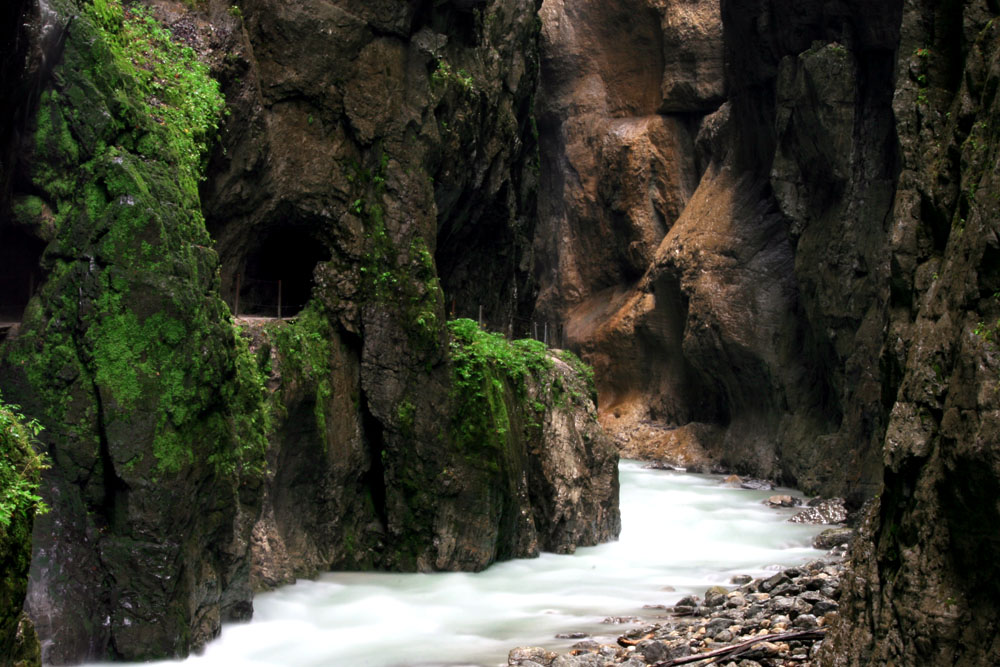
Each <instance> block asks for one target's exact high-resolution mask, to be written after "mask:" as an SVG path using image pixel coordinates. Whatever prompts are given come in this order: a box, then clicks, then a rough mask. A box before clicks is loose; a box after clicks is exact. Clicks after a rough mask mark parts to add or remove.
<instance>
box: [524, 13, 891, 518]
mask: <svg viewBox="0 0 1000 667" xmlns="http://www.w3.org/2000/svg"><path fill="white" fill-rule="evenodd" d="M598 4H599V3H595V4H594V8H593V9H584V8H589V7H590V4H588V3H582V4H574V6H573V8H572V9H570V8H567V7H565V6H563V5H562V4H561V3H559V2H555V1H553V2H548V3H546V5H545V7H544V8H543V12H542V16H543V19H544V26H543V34H544V37H545V39H544V40H543V45H544V47H545V49H544V51H543V85H542V91H543V93H542V96H543V99H544V102H545V103H544V104H543V105H542V116H541V117H542V118H544V119H545V122H544V123H543V124H542V126H543V127H546V128H550V129H551V137H552V138H551V140H549V141H543V144H542V147H543V155H544V157H545V162H546V163H547V164H548V165H550V167H549V168H547V169H546V171H545V172H544V174H543V175H544V177H543V181H542V186H543V187H542V192H541V209H540V210H541V211H542V222H541V224H542V228H541V233H540V235H539V244H540V247H542V248H545V249H546V252H542V251H540V252H539V253H538V254H539V256H540V257H543V258H545V259H543V260H542V261H543V262H549V263H547V264H544V266H543V267H542V270H541V272H540V274H539V275H540V279H539V282H540V286H541V289H542V292H541V299H540V308H541V309H542V310H543V311H546V312H548V313H550V316H552V317H554V318H559V319H562V320H564V321H565V326H566V331H567V333H568V335H569V337H570V339H571V341H572V342H573V343H574V344H575V345H578V346H579V347H580V348H581V350H582V351H583V353H584V356H585V358H586V359H587V360H588V361H590V362H592V363H593V364H594V365H595V368H597V370H598V377H599V378H600V380H599V391H600V393H601V411H602V420H603V422H604V424H605V425H606V426H607V427H608V428H609V429H611V430H612V431H613V432H615V433H617V435H618V439H619V441H621V442H622V443H624V444H626V445H631V446H632V447H634V448H635V447H637V448H638V449H640V450H642V449H647V450H649V449H652V450H659V451H663V450H664V448H666V450H671V448H673V451H674V454H675V455H677V456H680V454H681V450H683V449H684V448H687V449H688V450H695V451H701V450H707V452H708V454H709V456H710V457H711V458H714V459H715V460H716V461H720V462H721V463H722V464H724V465H725V466H727V467H730V468H735V469H737V470H740V471H744V472H748V473H751V474H756V475H764V476H771V477H779V478H784V479H785V480H788V481H795V482H797V483H798V484H800V485H802V486H803V487H804V488H807V489H809V490H816V491H818V490H823V491H825V492H827V493H834V492H836V493H841V494H844V493H846V494H849V495H852V496H853V497H856V498H857V499H860V498H863V497H866V496H870V495H871V494H872V493H873V492H874V490H875V488H876V486H877V482H878V476H879V467H878V458H877V454H876V453H875V452H876V451H877V447H878V443H879V442H880V438H881V436H882V434H883V432H884V429H885V422H886V415H887V412H888V407H889V405H891V398H892V396H893V395H894V387H893V385H892V383H893V382H894V381H896V382H898V378H892V377H889V378H884V377H883V376H882V375H881V374H879V373H871V372H870V369H873V368H879V366H880V364H881V363H883V362H882V344H883V329H884V326H885V323H886V319H887V315H888V296H889V295H888V288H887V281H888V270H889V254H888V250H887V247H888V246H887V244H888V240H887V238H886V234H887V229H888V227H887V225H888V221H887V214H888V211H889V207H890V205H891V202H892V195H893V191H894V182H895V181H894V179H895V173H896V156H895V140H894V135H893V123H892V113H891V108H890V103H891V100H892V85H893V66H894V54H895V50H896V45H897V42H898V22H899V20H898V14H899V12H898V8H896V7H894V3H881V4H878V3H875V4H873V3H860V4H858V6H857V7H854V6H853V5H852V6H851V7H849V8H848V7H844V8H843V10H842V11H833V10H831V9H829V8H824V6H823V5H822V3H814V4H809V3H807V4H805V5H803V4H802V3H795V6H794V7H792V5H791V4H788V5H787V6H786V5H785V4H783V3H780V2H768V3H755V4H750V5H747V4H745V3H722V5H721V7H720V6H719V5H718V4H716V3H712V2H697V3H688V2H685V3H670V2H652V1H648V2H647V1H643V2H637V3H635V4H636V6H635V7H626V8H622V9H621V12H622V14H621V16H617V17H599V16H590V15H589V14H588V12H597V13H600V12H607V11H611V10H609V9H607V8H604V7H603V6H598ZM876 4H877V5H878V6H877V7H876ZM615 11H617V10H615ZM629 22H631V23H629ZM585 25H591V26H594V25H600V26H610V27H607V28H602V30H613V29H615V28H614V26H619V27H621V29H623V30H625V29H627V28H625V27H623V26H625V25H631V26H632V29H634V30H638V33H637V34H641V35H645V37H643V38H642V39H638V40H636V42H635V43H636V45H637V46H636V48H635V49H629V50H623V49H620V48H618V43H619V40H617V38H616V37H615V36H614V35H613V34H610V33H609V34H604V33H602V32H600V31H596V32H595V31H594V30H592V29H588V28H585V27H584V26H585ZM635 26H638V27H635ZM644 31H645V32H644ZM646 33H648V35H647V34H646ZM606 52H608V53H613V54H616V58H617V59H614V58H611V57H606V56H607V54H606ZM633 56H634V63H633V64H632V65H630V64H629V63H630V62H633V61H631V60H629V59H630V58H632V57H633ZM649 63H653V64H654V66H653V67H649V66H648V64H649ZM630 71H635V72H644V73H645V75H646V76H647V78H649V79H650V80H649V81H645V80H641V78H640V77H638V76H629V75H628V72H630ZM598 102H601V103H602V104H599V103H598ZM545 136H546V134H545V133H544V132H543V137H545ZM588 142H589V143H588ZM588 160H591V161H593V162H594V163H596V166H595V165H592V164H589V163H588V162H587V161H588ZM550 258H551V259H550ZM887 400H888V401H890V403H887ZM834 461H836V462H837V465H833V463H832V462H834ZM841 462H845V463H846V465H841Z"/></svg>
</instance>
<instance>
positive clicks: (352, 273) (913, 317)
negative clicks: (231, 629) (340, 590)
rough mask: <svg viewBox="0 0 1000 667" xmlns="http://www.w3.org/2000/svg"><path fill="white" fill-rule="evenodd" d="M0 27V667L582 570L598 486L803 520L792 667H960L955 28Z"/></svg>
mask: <svg viewBox="0 0 1000 667" xmlns="http://www.w3.org/2000/svg"><path fill="white" fill-rule="evenodd" d="M0 11H2V12H3V21H2V22H0V26H2V28H0V29H2V31H3V34H4V39H3V41H2V42H0V44H2V47H0V49H2V51H0V89H2V90H3V91H5V92H4V95H3V99H2V101H0V121H2V122H0V128H2V134H0V176H2V178H0V187H2V190H0V216H2V217H0V261H2V265H0V280H2V284H0V294H2V295H3V296H2V300H3V301H2V303H0V320H2V323H0V324H2V325H3V326H2V327H0V336H3V340H2V342H0V392H2V400H3V402H4V403H5V404H13V405H17V406H19V408H18V410H14V411H12V412H10V413H9V414H12V415H13V414H15V413H18V412H19V413H21V414H23V415H25V418H26V419H27V420H30V419H35V420H37V421H38V423H39V424H40V425H41V426H43V427H44V430H43V431H41V432H39V433H35V434H33V435H28V434H26V433H27V432H25V431H23V430H20V431H18V432H17V436H16V438H15V437H14V436H13V435H11V434H13V433H14V431H12V430H11V431H5V432H4V434H3V437H4V438H5V440H4V441H3V446H4V451H3V455H4V457H6V460H7V461H10V462H11V464H10V466H9V467H10V468H11V470H15V469H18V470H20V469H25V470H26V469H27V467H26V466H24V465H22V464H21V463H19V462H21V461H23V460H28V459H30V458H31V455H30V452H29V450H28V449H26V448H25V446H24V443H25V442H28V441H29V440H33V441H34V442H35V447H36V449H37V450H38V451H40V452H42V453H44V454H45V456H46V457H47V460H48V463H49V466H50V467H49V468H48V469H46V470H44V471H42V483H41V487H40V488H41V491H40V494H41V496H42V498H43V500H44V502H45V503H46V504H47V505H48V507H49V510H48V511H47V512H45V513H38V514H37V516H35V517H34V533H33V539H32V540H30V542H31V543H30V544H29V543H28V542H29V540H27V527H29V526H31V521H32V513H33V512H32V503H31V502H27V503H22V504H21V505H17V506H16V511H15V513H14V514H12V515H11V516H12V518H13V520H12V522H11V523H10V524H9V527H8V526H4V527H3V528H4V534H3V536H2V538H3V539H0V547H2V549H3V552H2V554H0V566H2V568H3V580H4V581H5V582H10V585H9V586H6V587H5V588H4V590H3V596H2V598H0V606H2V608H0V620H2V621H3V624H2V625H0V630H2V632H3V635H2V636H0V655H4V656H11V657H10V658H9V660H10V662H11V663H15V662H17V660H21V659H23V660H25V661H26V663H27V664H32V663H33V662H35V661H37V660H38V656H37V654H36V655H34V656H32V655H31V654H32V646H31V645H32V644H33V642H32V641H31V637H32V636H33V634H32V633H33V631H31V630H29V629H28V625H29V624H28V623H27V622H26V621H25V620H23V619H24V617H22V616H21V614H20V611H21V608H22V606H23V607H24V609H25V611H26V612H27V616H28V617H30V618H31V621H33V624H34V628H35V631H37V633H38V636H39V638H40V640H41V646H42V651H43V653H42V656H41V658H42V659H44V660H45V662H46V663H49V664H73V663H78V662H81V661H86V660H95V659H113V660H145V659H158V658H163V657H172V656H178V657H180V656H184V655H187V654H188V653H189V652H191V651H196V650H198V649H199V648H200V647H202V646H204V645H205V643H206V642H207V641H208V640H210V639H211V638H212V637H214V636H215V635H216V634H217V633H218V631H219V628H220V625H221V623H222V622H223V621H227V620H240V619H247V618H249V617H250V615H251V614H252V598H253V593H254V591H255V590H265V589H268V588H272V587H274V586H277V585H281V584H283V583H288V582H291V581H293V580H294V579H295V578H297V577H313V576H315V575H317V574H318V573H321V572H324V571H328V570H330V569H352V570H355V569H356V570H371V569H377V570H390V571H450V570H466V571H479V570H482V569H484V568H486V567H487V566H489V565H491V564H493V563H495V562H497V561H500V560H506V559H510V558H514V557H522V556H532V555H537V554H538V553H539V552H540V551H554V552H558V553H566V552H571V551H572V550H573V549H574V548H576V547H577V546H583V545H594V544H597V543H599V542H604V541H607V540H609V539H613V538H614V537H615V536H616V535H617V534H618V530H619V528H620V524H619V514H618V500H617V498H618V486H617V473H616V465H617V459H618V452H619V451H621V452H625V453H627V454H629V455H633V456H635V455H638V456H642V457H644V458H651V459H656V460H662V461H668V462H673V463H680V464H683V465H686V466H689V467H692V468H698V469H703V470H706V471H707V470H715V469H717V470H727V471H734V472H738V473H741V474H747V475H752V476H756V477H761V478H768V479H772V480H775V481H778V482H781V483H783V484H788V485H794V486H797V487H799V488H801V489H803V490H804V491H806V492H807V493H810V494H822V495H824V496H841V497H844V498H846V500H847V503H848V506H849V507H850V508H851V509H852V510H854V511H857V512H859V513H860V516H861V517H862V519H861V521H860V526H859V534H858V536H857V539H856V540H855V542H854V544H853V546H852V549H851V553H850V559H849V564H848V575H847V576H846V577H845V587H844V593H843V596H842V598H841V603H840V614H839V618H838V619H837V621H836V623H834V624H833V625H832V627H831V628H830V630H829V635H828V638H827V640H826V641H824V643H823V651H822V653H821V655H820V656H819V657H818V658H817V660H818V661H819V663H820V664H823V665H869V664H914V665H918V664H919V665H945V664H947V665H952V664H955V665H959V664H960V665H980V664H994V663H998V662H1000V640H998V639H997V636H998V635H997V633H996V631H995V630H996V626H997V623H998V606H997V605H998V602H997V600H1000V596H998V595H997V591H996V590H995V589H996V587H997V585H998V584H997V581H1000V578H998V576H997V574H998V573H997V572H996V569H997V567H998V563H1000V535H998V534H997V532H996V528H995V527H996V526H997V521H996V520H995V519H996V517H997V515H998V514H1000V504H998V502H1000V488H998V487H1000V448H998V446H997V443H998V437H997V436H998V426H1000V396H998V392H997V387H998V377H997V374H998V364H1000V357H998V356H997V348H996V345H997V340H998V339H1000V296H998V295H1000V261H998V260H1000V238H998V235H997V219H998V217H997V208H998V205H1000V195H998V194H997V193H998V192H1000V189H998V186H1000V184H998V183H997V182H996V179H997V169H998V164H1000V163H998V154H997V148H998V141H997V137H996V127H998V124H997V118H996V115H995V114H996V110H995V108H996V105H997V103H998V102H997V99H996V92H997V83H998V81H1000V61H998V54H1000V49H998V40H1000V33H998V30H1000V27H998V26H997V24H996V21H995V17H996V16H997V15H1000V5H998V4H997V3H996V2H994V1H993V0H965V1H961V0H948V1H946V2H932V1H930V0H876V1H871V0H869V1H862V0H799V1H798V2H792V1H791V0H752V1H748V2H736V1H735V0H721V1H715V2H710V1H705V0H621V1H619V2H606V1H605V2H600V1H598V0H572V1H571V0H544V2H536V1H535V0H374V1H363V0H303V1H302V2H296V3H284V2H279V1H277V0H237V1H235V2H234V1H232V0H227V1H226V2H223V1H222V0H183V1H182V0H135V1H134V2H120V1H119V0H10V1H9V2H8V3H6V5H5V7H4V8H3V9H2V10H0ZM167 30H169V32H166V31H167ZM29 297H30V298H29ZM234 313H235V314H237V315H241V316H244V317H238V318H235V319H234V318H233V317H232V315H233V314H234ZM465 318H471V319H465ZM477 319H478V320H480V321H484V322H486V323H488V324H489V326H488V328H489V329H492V330H494V331H498V332H502V333H504V334H508V335H510V336H512V337H524V335H525V333H527V332H528V330H529V327H530V323H532V322H536V323H538V322H541V323H544V324H543V330H544V331H545V332H546V334H545V336H544V337H547V336H548V331H549V330H550V329H551V330H552V331H553V332H558V335H556V334H553V336H552V340H553V341H558V343H559V344H560V346H562V347H566V348H568V349H569V350H572V351H573V352H575V353H577V354H579V356H580V357H581V358H582V359H583V360H584V361H585V362H587V363H588V364H590V365H592V366H593V370H594V375H593V380H592V381H590V380H589V379H588V377H587V371H586V368H585V367H584V366H583V365H582V364H580V363H579V361H578V359H577V358H576V357H575V356H573V355H572V354H571V353H563V352H553V351H548V350H546V349H545V348H544V346H543V345H541V344H540V343H537V342H530V341H529V342H520V343H509V342H507V341H506V340H505V339H504V336H502V335H500V334H490V333H488V332H487V331H484V330H483V329H482V328H481V327H479V326H478V325H477V323H476V322H475V321H474V320H477ZM234 324H235V326H234ZM591 382H592V384H591ZM595 398H596V401H595V400H594V399H595ZM595 403H596V407H595ZM4 409H5V410H6V408H4ZM3 414H4V415H6V414H8V412H4V413H3ZM4 419H8V418H7V417H4ZM15 421H17V420H15ZM15 440H16V443H17V446H16V447H15V445H14V444H11V443H14V442H15ZM4 474H6V473H4ZM29 477H30V476H29ZM0 479H3V481H4V484H5V485H6V484H8V479H7V477H2V478H0ZM11 479H12V480H13V481H12V482H10V484H21V483H22V481H23V482H24V483H28V482H31V480H30V479H25V480H19V478H16V477H12V478H11ZM10 488H15V487H14V486H11V487H10ZM16 488H23V487H20V486H18V487H16ZM4 493H5V494H7V493H8V491H7V489H6V488H5V489H4ZM7 498H8V495H5V496H4V502H6V501H7ZM29 550H30V552H31V554H32V555H31V566H30V567H31V570H30V574H29V572H28V571H27V561H28V559H27V557H26V554H27V553H28V551H29ZM15 644H16V645H17V647H18V648H14V646H15ZM36 651H37V648H36Z"/></svg>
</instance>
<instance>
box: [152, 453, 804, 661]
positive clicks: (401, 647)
mask: <svg viewBox="0 0 1000 667" xmlns="http://www.w3.org/2000/svg"><path fill="white" fill-rule="evenodd" d="M782 492H785V493H787V492H788V491H782ZM773 493H777V491H774V492H770V493H768V492H756V491H746V490H742V489H732V488H727V487H724V486H722V485H721V484H720V478H718V477H712V476H707V475H689V474H684V473H677V472H667V471H658V470H645V469H643V468H642V466H641V465H640V464H638V463H635V462H623V463H622V464H621V511H622V533H621V538H620V539H619V540H618V541H617V542H613V543H610V544H604V545H601V546H597V547H589V548H583V549H578V550H577V552H576V553H575V554H574V555H570V556H559V555H554V554H543V555H542V556H541V557H540V558H536V559H530V560H516V561H510V562H506V563H500V564H498V565H494V566H493V567H491V568H489V569H488V570H487V571H485V572H481V573H477V574H468V573H443V574H386V573H331V574H326V575H323V576H321V577H320V578H319V579H318V580H316V581H300V582H298V583H296V584H295V585H293V586H287V587H285V588H282V589H280V590H277V591H274V592H271V593H266V594H262V595H258V596H257V597H256V598H255V599H254V609H255V611H254V618H253V620H252V621H251V622H249V623H245V624H238V625H235V624H234V625H227V626H225V627H224V628H223V630H222V634H221V636H220V637H219V638H218V639H217V640H216V641H214V642H212V643H211V644H210V645H209V646H208V647H207V648H206V650H205V652H204V654H203V655H201V656H196V657H192V658H189V659H188V660H186V661H184V663H183V664H185V665H192V666H197V667H202V666H207V665H212V666H215V665H218V666H220V667H221V666H223V665H225V666H226V667H233V666H242V667H276V666H282V667H284V666H291V665H295V666H307V665H324V666H325V665H338V666H340V667H396V666H406V667H411V666H416V665H476V666H480V665H490V666H492V665H506V663H507V652H508V651H509V650H510V649H511V648H513V647H515V646H547V647H550V648H554V649H566V648H568V646H569V645H570V644H572V643H573V642H574V640H566V639H563V640H557V639H555V635H556V634H558V633H568V632H587V633H590V634H592V635H594V636H595V637H597V638H601V637H605V638H607V639H608V640H609V641H614V640H613V638H614V637H617V635H619V634H621V633H622V632H623V631H624V630H625V629H627V627H628V626H623V625H609V624H604V623H601V621H602V619H604V618H605V617H607V616H632V615H643V616H644V617H646V618H649V617H650V616H655V614H656V613H662V612H656V611H653V610H650V609H643V606H644V605H658V604H660V605H662V604H667V605H670V604H673V603H675V602H676V601H677V600H679V599H680V598H681V597H682V596H684V595H687V594H688V593H696V594H698V595H703V594H704V591H705V589H706V588H707V587H708V586H712V585H716V584H726V583H728V582H729V579H730V578H731V577H732V576H733V575H735V574H750V575H754V576H760V575H763V574H766V573H767V572H768V570H771V569H774V568H775V567H776V566H777V565H779V564H783V565H789V564H795V563H799V562H802V561H805V560H809V559H812V558H816V557H819V556H821V555H822V553H821V552H818V551H816V550H814V549H812V548H810V547H809V544H810V542H811V539H812V536H813V535H815V534H816V533H818V532H819V530H820V527H816V526H804V525H799V524H792V523H788V522H787V520H786V519H787V518H788V517H789V516H790V515H791V514H792V513H793V512H792V511H791V510H776V509H772V508H769V507H766V506H764V505H762V504H761V501H762V500H763V499H764V498H766V497H767V496H769V495H772V494H773ZM160 664H164V665H166V664H178V663H160Z"/></svg>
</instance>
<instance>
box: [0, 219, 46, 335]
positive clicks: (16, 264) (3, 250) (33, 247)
mask: <svg viewBox="0 0 1000 667" xmlns="http://www.w3.org/2000/svg"><path fill="white" fill-rule="evenodd" d="M44 250H45V243H44V242H43V241H41V240H39V239H37V238H35V237H34V236H32V235H30V234H27V233H25V232H24V231H22V230H21V229H18V228H17V227H0V327H3V329H2V330H0V339H2V336H3V335H4V334H5V332H6V330H7V328H8V327H9V326H10V325H12V324H16V323H18V322H20V321H21V318H22V317H23V316H24V309H25V308H26V307H27V305H28V300H29V299H30V298H31V297H32V296H34V294H35V290H37V289H38V286H39V285H40V284H41V282H42V278H43V273H42V271H41V268H40V266H39V265H40V263H41V258H42V252H43V251H44Z"/></svg>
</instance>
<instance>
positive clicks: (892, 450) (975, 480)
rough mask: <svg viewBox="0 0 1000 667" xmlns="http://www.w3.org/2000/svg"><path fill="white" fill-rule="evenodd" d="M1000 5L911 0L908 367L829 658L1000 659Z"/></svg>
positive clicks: (902, 124) (905, 45)
mask: <svg viewBox="0 0 1000 667" xmlns="http://www.w3.org/2000/svg"><path fill="white" fill-rule="evenodd" d="M997 14H998V12H997V8H996V7H995V6H994V5H992V4H990V3H984V2H966V3H951V4H948V5H938V4H937V3H907V4H906V5H905V6H904V10H903V19H902V37H901V42H900V47H899V60H898V65H897V68H898V77H897V81H896V89H895V90H896V92H895V96H894V99H893V112H894V114H895V118H896V123H897V136H898V137H899V148H900V162H901V171H900V176H899V182H898V190H897V192H896V196H895V199H894V202H893V208H892V215H891V227H890V233H889V243H890V245H891V248H892V264H891V268H890V270H891V283H890V284H891V290H892V292H891V311H890V312H891V316H890V323H889V327H888V332H887V334H888V335H887V341H886V346H887V348H889V349H891V350H892V352H893V359H894V372H895V373H896V374H897V377H899V378H900V380H901V381H900V383H899V392H898V394H897V395H896V397H895V398H896V400H895V402H894V404H893V405H892V410H891V412H890V415H889V419H888V428H887V432H886V436H885V441H884V445H883V448H882V451H881V456H882V461H883V463H884V465H885V473H884V480H883V481H884V485H883V488H882V491H881V494H880V496H879V498H878V501H877V502H876V503H875V504H874V505H873V506H872V507H871V508H870V510H869V512H868V514H867V516H866V520H865V523H864V525H863V527H862V532H861V535H860V537H859V539H858V540H857V541H856V543H855V544H854V546H853V550H852V555H851V560H852V563H851V564H852V568H853V569H852V576H850V577H848V578H847V580H846V581H847V594H846V596H845V599H844V600H843V602H842V607H841V608H842V622H841V623H840V625H839V626H838V627H837V628H836V630H835V634H834V641H833V642H831V646H830V647H829V650H828V651H827V653H826V655H825V656H824V664H832V665H847V664H850V665H867V664H927V665H986V664H996V663H997V662H998V660H1000V642H998V640H997V636H996V624H997V621H998V611H1000V610H998V606H997V600H998V599H1000V598H998V592H1000V591H998V590H997V580H998V579H997V575H998V573H997V563H998V562H1000V560H998V558H1000V551H998V549H1000V542H998V540H997V535H996V525H997V523H996V522H997V519H998V505H997V498H998V490H1000V489H998V484H1000V482H998V480H1000V454H998V450H997V443H998V442H1000V440H998V437H997V436H998V415H1000V412H998V408H1000V403H998V395H997V386H998V381H997V377H998V375H997V371H998V367H997V364H998V358H997V340H998V338H997V325H998V316H1000V304H998V300H997V299H998V287H1000V284H998V273H997V272H998V267H1000V264H998V261H997V260H998V257H1000V255H998V250H1000V241H998V236H997V220H998V212H1000V211H998V199H997V192H998V191H1000V190H998V186H1000V183H998V173H997V165H998V162H997V157H998V152H997V151H998V147H1000V146H998V141H997V134H996V128H997V122H998V111H1000V107H998V100H997V97H996V91H997V83H998V81H1000V68H998V48H997V46H998V44H1000V41H998V38H1000V33H998V27H997V25H996V16H997Z"/></svg>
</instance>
